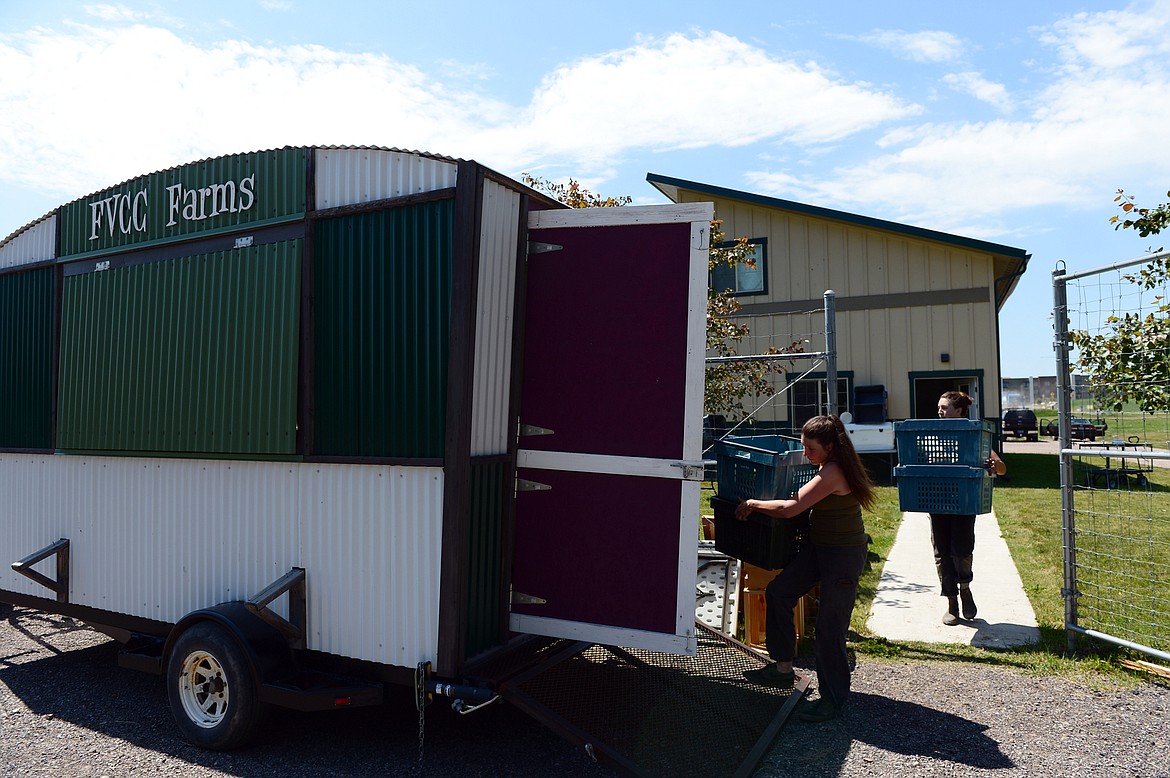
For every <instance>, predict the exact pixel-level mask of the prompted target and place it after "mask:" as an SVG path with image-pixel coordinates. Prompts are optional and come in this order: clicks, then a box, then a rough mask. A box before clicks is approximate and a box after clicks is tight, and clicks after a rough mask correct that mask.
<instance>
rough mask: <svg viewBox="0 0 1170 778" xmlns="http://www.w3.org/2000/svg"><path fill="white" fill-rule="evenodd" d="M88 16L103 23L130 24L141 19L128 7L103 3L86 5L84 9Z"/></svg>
mask: <svg viewBox="0 0 1170 778" xmlns="http://www.w3.org/2000/svg"><path fill="white" fill-rule="evenodd" d="M82 10H84V11H85V13H87V14H88V15H90V16H92V17H94V18H96V19H100V20H101V21H103V22H129V21H134V20H136V19H138V18H140V17H139V14H137V13H135V12H134V11H132V10H130V9H129V8H127V7H126V6H124V5H122V4H121V3H118V4H117V5H111V4H108V3H101V4H95V5H86V6H83V7H82Z"/></svg>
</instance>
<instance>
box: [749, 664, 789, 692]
mask: <svg viewBox="0 0 1170 778" xmlns="http://www.w3.org/2000/svg"><path fill="white" fill-rule="evenodd" d="M743 677H744V678H746V679H748V680H749V681H751V682H752V683H758V684H760V685H761V686H772V687H775V688H777V689H791V688H792V687H793V686H795V685H796V671H795V670H789V671H788V672H786V673H785V672H781V671H780V670H777V669H776V665H774V664H766V665H764V666H763V667H757V668H756V669H755V670H744V671H743Z"/></svg>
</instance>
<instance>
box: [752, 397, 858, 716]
mask: <svg viewBox="0 0 1170 778" xmlns="http://www.w3.org/2000/svg"><path fill="white" fill-rule="evenodd" d="M800 440H801V443H802V444H803V445H804V455H805V457H806V458H807V459H808V461H810V462H812V463H813V464H814V465H816V466H817V474H816V475H814V476H813V477H812V479H811V480H810V481H809V482H808V483H807V484H805V485H804V486H802V487H800V490H799V491H798V492H797V494H796V498H795V499H792V500H745V501H744V502H742V503H740V505H739V507H737V508H736V511H735V515H736V518H739V519H741V520H742V519H746V518H747V517H748V515H749V514H751V513H752V512H753V511H759V512H761V513H764V514H766V515H768V516H773V517H776V518H781V519H791V518H794V517H796V516H799V515H801V514H802V513H804V512H805V511H807V510H810V509H811V511H812V512H811V515H810V517H809V527H810V530H809V543H807V544H805V546H804V547H803V548H802V549H801V550H800V551H799V552H798V553H797V555H796V557H795V558H794V559H793V560H792V562H790V563H789V565H788V566H787V567H785V568H784V569H783V570H782V571H781V572H780V574H779V575H777V576H776V577H775V578H774V579H772V581H771V583H769V584H768V588H767V590H766V591H765V594H764V598H765V602H766V603H767V617H766V632H765V641H766V644H767V648H768V656H769V657H771V659H772V664H768V665H765V666H764V667H761V668H759V669H758V670H748V671H745V672H744V676H745V677H746V678H747V679H748V680H750V681H753V682H755V683H759V684H763V685H766V686H775V687H779V688H782V689H786V688H792V686H793V685H795V683H796V672H795V671H794V670H793V668H792V660H793V659H794V658H795V657H796V626H795V624H794V623H793V618H792V612H793V609H794V608H795V607H796V603H797V601H798V600H799V599H800V598H801V597H802V596H804V595H805V594H807V593H808V591H809V590H810V589H812V587H813V586H815V585H816V584H818V583H819V584H821V597H820V605H819V607H818V609H817V621H816V648H815V655H816V664H817V679H818V682H819V685H820V690H821V697H820V699H819V700H818V701H817V703H816V705H815V706H813V708H812V709H811V710H808V711H802V712H801V713H799V714H797V715H798V717H799V718H801V719H802V720H804V721H811V722H819V721H828V720H830V719H835V718H837V717H838V716H840V715H841V711H842V710H843V709H844V706H845V702H846V700H847V699H848V697H849V658H848V654H847V652H846V637H847V635H848V632H849V620H850V618H851V617H852V615H853V604H854V601H855V600H856V599H857V580H858V577H859V576H860V575H861V570H862V568H863V567H864V566H865V559H866V554H867V552H868V548H869V546H868V544H869V537H868V535H866V533H865V525H864V523H863V522H862V518H861V510H862V508H866V509H868V508H871V507H872V506H873V503H874V499H875V496H874V491H873V483H872V482H871V481H870V479H869V474H868V473H867V472H866V470H865V466H864V465H862V464H861V459H860V458H859V457H858V456H857V451H856V450H855V449H854V448H853V443H852V441H851V440H850V439H849V433H848V432H846V430H845V425H844V424H842V423H841V420H840V419H838V418H837V417H836V416H815V417H813V418H811V419H809V420H808V421H807V422H805V424H804V427H803V428H802V429H801V431H800Z"/></svg>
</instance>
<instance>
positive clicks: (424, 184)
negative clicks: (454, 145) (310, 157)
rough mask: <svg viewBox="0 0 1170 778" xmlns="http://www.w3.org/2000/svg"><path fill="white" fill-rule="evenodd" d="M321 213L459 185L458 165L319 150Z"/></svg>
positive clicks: (376, 152)
mask: <svg viewBox="0 0 1170 778" xmlns="http://www.w3.org/2000/svg"><path fill="white" fill-rule="evenodd" d="M316 153H317V167H316V177H315V181H314V186H315V187H316V190H315V191H316V200H317V208H318V210H323V209H326V208H337V207H339V206H342V205H356V204H359V203H367V202H371V201H373V200H384V199H386V198H389V197H403V196H405V195H411V194H419V193H420V192H433V191H435V190H437V189H447V188H450V187H453V186H455V173H456V165H455V163H454V162H449V161H446V160H440V159H432V158H429V157H424V156H421V155H419V154H412V153H409V152H404V151H388V150H381V149H317V152H316Z"/></svg>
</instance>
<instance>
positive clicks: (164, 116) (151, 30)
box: [0, 24, 920, 196]
mask: <svg viewBox="0 0 1170 778" xmlns="http://www.w3.org/2000/svg"><path fill="white" fill-rule="evenodd" d="M468 75H469V74H468V73H467V72H464V73H463V75H462V76H461V77H460V78H458V80H457V83H459V84H461V85H463V84H466V85H468V86H460V87H454V86H452V85H451V84H449V83H445V82H443V81H440V80H437V79H436V78H435V77H433V76H431V75H429V74H427V73H424V72H423V71H421V70H419V69H418V68H416V67H413V66H410V65H406V64H403V63H401V62H397V61H394V60H393V59H391V58H389V57H386V56H382V55H373V54H352V53H344V52H338V51H333V50H330V49H327V48H325V47H321V46H287V47H272V46H268V47H265V46H257V45H253V44H251V43H246V42H242V41H238V40H229V41H224V42H220V43H217V44H214V45H198V44H196V43H194V42H192V41H190V40H187V39H184V38H181V37H179V36H177V35H176V34H174V33H173V32H171V31H170V30H168V29H165V28H163V27H160V26H151V25H145V24H132V25H125V24H123V25H112V26H79V27H75V28H72V29H71V30H70V32H68V33H56V32H53V31H50V30H45V29H37V30H33V31H31V32H28V33H25V34H22V35H19V36H7V37H0V104H3V105H4V106H5V111H4V112H3V113H0V181H7V182H10V183H12V182H19V183H21V184H24V185H30V186H40V187H41V188H42V189H44V187H46V186H50V185H51V186H52V187H53V188H54V189H56V190H57V191H59V192H62V193H65V194H67V195H68V196H77V195H79V194H84V193H88V192H89V191H93V190H95V189H99V188H102V187H104V186H108V185H110V184H111V183H112V182H116V181H120V180H123V179H125V178H128V177H130V176H133V175H137V174H141V173H144V172H148V171H151V170H157V169H161V168H165V167H169V166H172V165H176V164H182V163H184V162H188V161H190V160H193V159H199V158H203V157H208V156H216V155H220V154H227V153H236V152H241V151H251V150H256V149H267V148H275V147H280V146H283V145H302V144H303V145H311V144H375V145H394V146H400V147H405V148H414V149H421V150H426V151H432V152H436V153H441V154H450V155H453V156H460V157H465V158H475V159H480V160H481V161H485V162H489V164H492V165H493V166H496V167H498V168H500V169H502V170H519V169H538V168H541V167H542V166H545V167H546V169H547V166H550V165H552V166H558V165H559V166H565V167H567V168H568V169H572V170H574V171H575V172H576V174H577V175H578V176H579V177H598V176H601V175H605V174H607V173H608V172H609V171H612V168H613V165H614V163H615V161H617V160H620V159H621V157H622V155H623V153H626V152H627V151H629V150H631V149H638V150H646V149H651V150H665V149H679V148H699V147H706V146H725V147H736V146H743V145H746V144H750V143H755V142H759V141H761V140H769V141H778V142H780V141H782V142H790V143H796V144H815V143H822V142H825V141H831V140H836V139H840V138H844V137H847V136H849V135H851V134H853V133H856V132H858V131H860V130H863V129H867V128H872V127H876V126H880V125H882V124H883V123H886V122H889V121H890V120H892V119H896V118H904V117H907V116H910V115H913V114H915V113H916V112H917V111H919V110H920V108H919V107H918V106H915V105H912V104H908V103H906V102H904V101H902V100H899V99H898V98H896V97H894V96H892V95H890V94H888V93H885V92H882V91H878V90H874V89H871V88H869V87H866V86H859V85H854V84H849V83H844V82H841V81H839V80H836V79H834V78H832V77H830V76H829V75H828V74H826V73H825V72H823V71H822V70H820V69H819V68H818V67H816V66H815V65H798V64H796V63H793V62H790V61H785V60H780V59H776V58H774V57H771V56H769V55H768V54H766V53H765V52H763V51H762V50H760V49H759V48H757V47H754V46H751V45H749V44H746V43H744V42H742V41H740V40H738V39H736V38H734V37H731V36H727V35H723V34H720V33H709V34H701V33H695V34H693V35H690V36H687V35H672V36H669V37H667V38H664V39H659V40H645V41H640V42H639V43H638V44H637V45H635V46H631V47H629V48H627V49H623V50H620V51H615V52H612V53H607V54H603V55H599V56H594V57H586V58H582V59H580V60H578V61H575V62H572V63H569V64H566V65H564V66H563V67H561V68H559V69H557V70H556V71H555V72H553V73H551V74H549V75H548V76H547V77H545V78H544V79H543V80H542V81H541V82H540V83H539V85H538V86H537V87H536V88H535V91H534V93H533V95H532V100H531V102H530V103H529V104H528V105H521V106H515V105H509V104H506V103H504V102H502V101H499V100H496V99H493V98H491V97H489V96H486V95H484V94H482V93H481V92H479V91H475V90H477V89H479V88H480V84H479V82H478V81H477V80H476V79H475V78H473V77H470V78H469V77H468ZM46 170H52V171H53V174H52V176H51V177H48V176H46V173H45V171H46ZM49 178H51V183H50V181H47V180H46V179H49Z"/></svg>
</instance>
